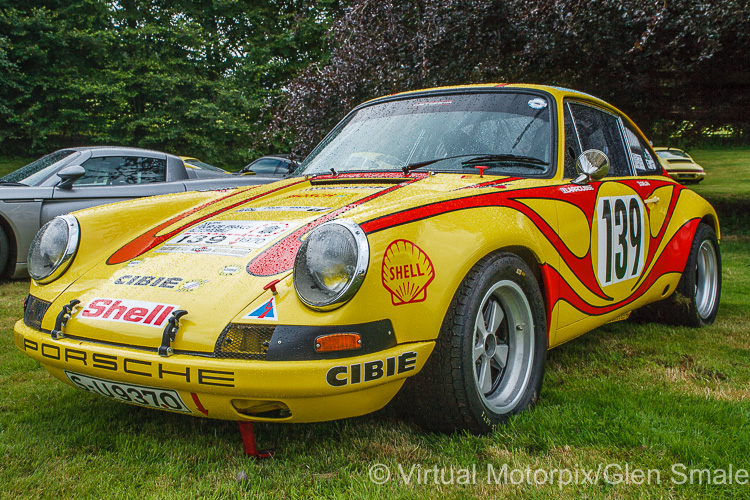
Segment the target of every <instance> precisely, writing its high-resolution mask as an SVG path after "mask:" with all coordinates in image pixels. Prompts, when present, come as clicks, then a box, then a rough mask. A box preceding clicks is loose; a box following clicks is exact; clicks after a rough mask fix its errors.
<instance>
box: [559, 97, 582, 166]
mask: <svg viewBox="0 0 750 500" xmlns="http://www.w3.org/2000/svg"><path fill="white" fill-rule="evenodd" d="M564 111H565V123H564V124H563V126H564V127H565V167H564V171H563V178H565V179H575V178H576V177H578V171H577V170H576V159H577V158H578V156H580V154H581V145H580V144H578V135H577V134H576V129H575V126H574V125H573V117H572V116H570V109H569V108H568V106H567V105H566V106H564Z"/></svg>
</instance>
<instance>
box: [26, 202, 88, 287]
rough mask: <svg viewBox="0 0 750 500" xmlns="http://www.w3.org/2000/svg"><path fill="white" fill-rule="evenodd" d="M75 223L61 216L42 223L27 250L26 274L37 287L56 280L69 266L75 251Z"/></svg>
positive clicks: (76, 232) (76, 223) (77, 233)
mask: <svg viewBox="0 0 750 500" xmlns="http://www.w3.org/2000/svg"><path fill="white" fill-rule="evenodd" d="M78 235H79V229H78V221H77V220H76V218H75V217H73V216H72V215H61V216H59V217H55V218H54V219H52V220H51V221H49V222H48V223H46V224H45V225H44V226H43V227H42V228H41V229H40V230H39V232H38V233H36V236H35V237H34V241H32V242H31V247H29V274H30V275H31V277H32V278H33V279H34V280H35V281H37V282H39V283H41V284H45V283H49V282H51V281H54V280H56V279H57V278H59V277H60V276H61V275H62V274H63V273H64V272H65V271H66V270H67V269H68V266H70V262H71V261H72V260H73V256H74V255H75V253H76V250H77V249H78Z"/></svg>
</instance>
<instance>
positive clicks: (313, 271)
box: [294, 219, 370, 310]
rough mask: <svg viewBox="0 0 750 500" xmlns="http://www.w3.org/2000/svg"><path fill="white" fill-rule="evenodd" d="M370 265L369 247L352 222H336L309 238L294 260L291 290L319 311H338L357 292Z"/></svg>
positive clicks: (330, 223)
mask: <svg viewBox="0 0 750 500" xmlns="http://www.w3.org/2000/svg"><path fill="white" fill-rule="evenodd" d="M369 262H370V246H369V245H368V243H367V237H366V236H365V233H364V232H363V231H362V229H361V228H360V227H359V226H358V225H357V224H355V223H354V222H352V221H349V220H346V219H336V220H333V221H330V222H326V223H324V224H321V225H320V226H318V227H317V228H315V229H313V231H312V232H311V233H310V234H309V235H308V237H307V238H306V239H305V241H304V242H302V246H300V248H299V250H298V251H297V257H296V258H295V259H294V288H295V290H297V295H298V296H299V298H300V299H301V300H302V302H304V303H305V304H307V305H308V306H310V307H312V308H313V309H318V310H328V309H333V308H335V307H338V306H340V305H342V304H344V303H345V302H346V301H348V300H349V299H351V298H352V297H353V296H354V294H355V293H357V290H358V289H359V287H360V285H361V284H362V281H364V279H365V274H366V273H367V265H368V264H369Z"/></svg>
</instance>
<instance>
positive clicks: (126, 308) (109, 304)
mask: <svg viewBox="0 0 750 500" xmlns="http://www.w3.org/2000/svg"><path fill="white" fill-rule="evenodd" d="M179 308H180V306H177V305H174V304H160V303H158V302H146V301H143V300H124V299H107V298H96V299H92V300H91V301H89V302H88V303H87V304H86V305H85V306H83V308H82V309H81V310H80V312H78V313H77V318H78V319H85V320H90V319H93V320H97V321H114V322H116V323H130V324H135V325H144V326H151V327H154V328H162V327H164V325H165V324H166V323H167V320H168V319H169V315H170V314H171V313H172V311H174V310H175V309H179Z"/></svg>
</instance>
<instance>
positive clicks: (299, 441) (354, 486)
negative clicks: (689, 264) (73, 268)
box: [0, 150, 750, 499]
mask: <svg viewBox="0 0 750 500" xmlns="http://www.w3.org/2000/svg"><path fill="white" fill-rule="evenodd" d="M691 153H692V154H695V156H696V159H697V160H698V161H699V162H701V163H705V165H704V166H706V168H707V170H709V176H712V175H716V178H717V182H718V179H720V178H724V177H725V176H726V180H725V181H721V182H722V183H723V185H725V188H717V189H718V191H716V193H714V195H717V196H718V195H725V194H726V192H727V190H730V189H732V190H734V191H733V192H735V193H738V194H737V196H738V197H742V196H745V194H739V192H740V191H741V190H742V189H744V188H743V187H737V186H735V183H732V182H729V180H730V175H731V173H730V174H725V173H724V170H725V169H730V168H731V169H732V170H737V169H740V168H744V169H745V170H746V169H747V168H748V167H744V166H742V165H738V166H737V165H735V166H733V163H736V161H741V160H736V159H732V158H733V157H734V156H736V155H737V154H738V153H737V152H736V151H734V150H733V151H732V152H730V153H726V154H725V152H724V151H719V152H718V153H720V154H714V153H712V155H707V156H706V157H705V158H708V157H709V156H711V157H712V158H716V161H717V162H718V161H719V160H720V159H721V161H722V162H725V163H724V167H716V166H715V165H713V164H711V163H710V162H711V159H710V158H709V159H705V158H704V157H703V156H701V155H702V153H703V152H702V151H701V152H696V151H691ZM742 155H744V156H743V157H744V158H747V157H748V156H750V151H749V150H744V153H740V156H742ZM722 158H723V159H722ZM710 178H711V177H709V179H710ZM704 184H705V186H706V187H711V184H709V180H707V181H705V183H704ZM700 188H703V185H701V186H700ZM747 196H748V197H750V193H747ZM721 250H722V257H723V263H724V272H723V280H724V282H723V285H724V286H723V294H722V300H721V306H720V310H719V316H718V319H717V321H716V323H715V324H714V325H713V326H711V327H709V328H705V329H701V330H695V329H689V328H674V327H666V326H662V325H656V324H635V323H632V322H627V321H626V322H621V323H614V324H611V325H607V326H605V327H602V328H599V329H597V330H596V331H594V332H591V333H589V334H587V335H585V336H583V337H581V338H579V339H577V340H575V341H573V342H570V343H568V344H565V345H563V346H561V347H559V348H557V349H554V350H552V351H550V353H549V360H548V368H547V373H546V376H545V381H544V387H543V389H542V394H541V400H540V401H539V404H538V405H537V406H536V407H535V408H534V409H533V410H532V411H529V412H526V413H524V414H522V415H519V416H517V417H514V418H513V419H511V421H510V423H509V424H508V425H506V426H504V427H503V428H501V429H498V430H496V431H495V432H494V433H492V434H491V435H488V436H482V437H476V436H469V435H435V434H426V433H423V432H422V431H420V430H419V429H417V428H415V427H412V426H410V425H408V424H405V423H403V422H400V421H395V420H390V419H388V418H386V417H384V416H380V415H374V416H365V417H360V418H355V419H350V420H345V421H338V422H329V423H321V424H298V425H271V424H259V425H256V430H257V432H258V438H259V441H260V442H259V444H260V446H261V447H270V446H273V447H276V449H277V450H278V452H279V453H278V454H277V456H276V457H275V458H273V459H270V460H267V461H262V462H257V461H255V460H253V459H249V458H247V457H245V456H244V454H243V452H242V444H241V441H240V437H239V432H238V430H237V426H236V424H235V423H233V422H221V421H212V420H205V419H198V418H193V417H187V416H182V415H175V414H170V413H164V412H158V411H153V410H148V409H145V408H140V407H135V406H129V405H125V404H121V403H116V402H112V401H109V400H105V399H104V398H99V397H96V396H94V395H92V394H88V393H83V392H80V391H77V390H75V389H73V388H70V387H68V386H66V385H63V384H62V383H60V382H59V381H57V380H55V379H53V378H51V377H50V376H49V375H48V374H47V373H46V371H45V370H44V369H42V368H41V367H40V366H39V365H38V364H37V363H36V362H34V361H32V360H30V359H29V358H27V357H25V356H23V355H22V354H21V353H20V352H19V351H18V350H17V349H16V348H15V347H14V345H13V341H12V327H13V323H14V322H15V320H16V319H17V318H20V317H21V316H22V305H21V301H22V299H23V297H24V296H25V294H26V293H27V290H28V285H27V284H26V283H25V282H24V281H15V282H5V283H1V284H0V456H2V457H3V460H2V462H1V463H0V483H1V484H2V485H3V487H2V488H0V498H70V497H82V498H170V499H172V498H300V499H306V498H311V497H332V498H373V497H387V498H409V499H410V498H435V497H441V498H442V497H445V498H467V497H479V498H492V499H495V498H518V497H519V496H523V497H528V498H549V497H551V496H554V497H555V498H558V497H559V498H571V499H573V498H582V497H585V498H643V497H645V498H702V497H706V496H708V497H718V498H748V497H750V485H748V484H744V485H738V484H713V483H716V482H721V476H720V473H719V472H718V471H719V470H727V471H728V469H729V467H730V466H731V467H732V469H733V471H737V469H745V470H748V471H750V371H749V370H748V365H749V364H750V331H749V329H748V325H747V320H748V318H750V237H748V236H743V235H737V234H734V235H733V234H724V238H723V241H722V245H721ZM377 464H383V465H384V466H385V467H387V468H388V469H389V471H390V473H391V478H390V480H389V481H387V482H386V483H385V484H383V485H377V484H375V483H374V482H372V481H371V480H370V476H369V471H370V470H371V468H372V467H375V466H376V465H377ZM505 464H507V467H508V468H507V472H508V476H507V478H506V479H507V482H506V480H505V479H503V477H502V472H501V471H502V470H503V469H502V467H503V466H504V465H505ZM472 466H476V476H471V475H470V476H466V475H465V472H463V471H462V469H469V471H471V468H472ZM435 467H437V471H438V472H437V481H438V482H440V481H441V480H445V481H449V480H450V479H451V476H450V475H451V471H452V472H453V482H454V483H458V482H460V481H459V480H460V479H461V478H463V479H468V482H469V483H471V484H447V485H444V484H435V482H436V481H435V478H436V476H435V473H434V472H433V471H434V470H435V469H434V468H435ZM488 467H491V468H492V470H493V472H494V474H496V475H499V476H500V477H499V480H500V481H499V484H497V483H496V482H494V481H493V480H492V477H490V478H489V479H490V480H489V481H488V474H487V471H488ZM527 467H528V468H530V473H531V477H530V481H528V482H527V479H526V477H525V476H526V474H527V471H526V469H527ZM626 467H627V468H628V471H629V474H628V475H627V476H625V468H626ZM515 469H518V471H515ZM537 469H539V470H541V471H543V472H534V471H535V470H537ZM553 469H558V470H559V469H566V470H568V471H569V472H570V473H571V474H574V473H576V472H577V473H578V476H579V481H578V482H579V483H581V482H582V481H585V480H587V479H588V478H589V477H590V478H591V479H592V482H593V483H594V484H591V483H589V482H586V483H585V484H578V485H576V484H569V485H563V484H561V483H560V480H559V477H560V476H559V473H557V474H558V476H555V479H554V484H552V485H549V484H540V485H535V484H533V483H534V480H535V479H536V480H537V481H538V482H545V481H544V480H545V475H546V480H547V482H548V481H549V474H550V473H551V471H552V470H553ZM691 470H699V471H702V472H694V473H693V475H692V482H693V483H694V484H690V483H691V475H690V474H691ZM605 471H606V472H607V478H608V479H609V480H608V481H607V480H605V477H604V475H605ZM638 471H643V473H644V478H643V481H645V480H646V479H649V480H650V483H651V484H636V483H638V482H639V480H641V479H642V478H641V476H640V475H639V473H638ZM410 472H411V476H410ZM441 472H442V477H441ZM618 473H619V474H618ZM597 474H598V476H597ZM238 476H246V480H244V481H238V480H237V478H238ZM522 476H524V477H522ZM709 476H710V477H711V483H712V484H707V483H708V482H709ZM742 477H743V476H740V479H742ZM520 478H522V479H523V480H522V481H521V483H522V484H510V483H511V482H512V481H514V480H516V481H518V480H519V479H520ZM566 478H567V476H566ZM744 478H745V481H748V477H747V476H744ZM570 479H574V478H570ZM626 479H627V481H626ZM657 479H658V480H659V481H658V483H657ZM725 479H726V478H725ZM734 479H736V477H735V478H733V480H734ZM699 480H702V484H698V482H699ZM726 481H728V480H725V482H726ZM529 482H530V483H531V484H528V483H529ZM573 482H575V481H573ZM425 483H426V484H425ZM679 483H683V484H679Z"/></svg>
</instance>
